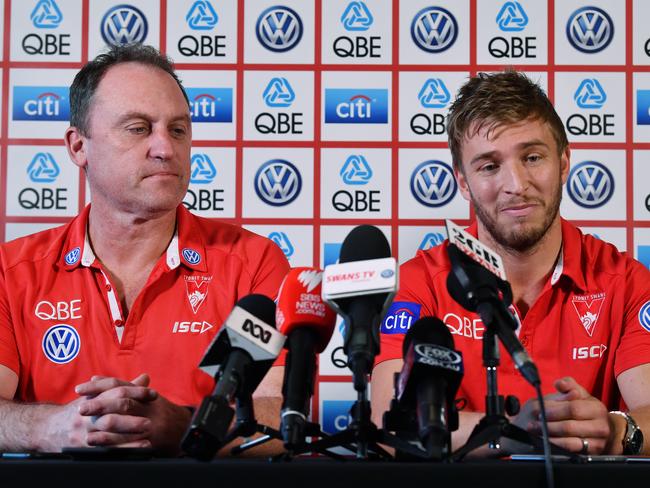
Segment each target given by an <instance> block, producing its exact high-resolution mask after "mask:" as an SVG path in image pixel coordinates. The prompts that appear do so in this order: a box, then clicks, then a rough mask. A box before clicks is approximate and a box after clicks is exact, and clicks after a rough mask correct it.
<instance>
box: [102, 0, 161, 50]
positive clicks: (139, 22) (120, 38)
mask: <svg viewBox="0 0 650 488" xmlns="http://www.w3.org/2000/svg"><path fill="white" fill-rule="evenodd" d="M148 30H149V25H148V24H147V18H146V17H145V16H144V14H143V13H142V12H141V11H140V10H138V9H137V8H135V7H134V6H133V5H116V6H115V7H113V8H112V9H110V10H109V11H108V12H106V13H105V14H104V18H103V19H102V23H101V33H102V38H103V39H104V42H105V43H106V44H110V45H113V46H117V45H120V44H132V43H137V42H144V40H145V39H146V38H147V32H148Z"/></svg>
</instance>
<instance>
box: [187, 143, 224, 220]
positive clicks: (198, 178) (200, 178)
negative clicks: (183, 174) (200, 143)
mask: <svg viewBox="0 0 650 488" xmlns="http://www.w3.org/2000/svg"><path fill="white" fill-rule="evenodd" d="M235 188H236V185H235V149H234V148H201V150H196V151H195V152H193V154H192V158H191V163H190V185H189V188H188V190H187V194H186V195H185V198H184V199H183V204H184V205H185V207H187V208H188V209H189V210H190V211H191V212H192V213H195V214H197V215H201V216H203V217H234V216H235Z"/></svg>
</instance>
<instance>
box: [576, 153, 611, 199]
mask: <svg viewBox="0 0 650 488" xmlns="http://www.w3.org/2000/svg"><path fill="white" fill-rule="evenodd" d="M567 192H568V193H569V197H570V198H571V200H573V201H574V202H575V203H576V204H577V205H579V206H581V207H584V208H597V207H601V206H603V205H605V204H606V203H607V202H608V201H609V199H610V198H612V195H613V194H614V177H613V176H612V173H611V172H610V171H609V169H607V167H606V166H605V165H604V164H601V163H599V162H597V161H583V162H582V163H580V164H578V165H576V166H574V167H573V169H572V170H571V172H570V173H569V181H568V182H567Z"/></svg>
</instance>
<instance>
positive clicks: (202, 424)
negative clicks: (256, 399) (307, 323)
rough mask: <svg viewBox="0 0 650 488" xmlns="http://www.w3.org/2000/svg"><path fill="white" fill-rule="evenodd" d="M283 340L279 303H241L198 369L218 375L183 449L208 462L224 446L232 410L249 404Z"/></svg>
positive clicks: (258, 298)
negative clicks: (235, 404)
mask: <svg viewBox="0 0 650 488" xmlns="http://www.w3.org/2000/svg"><path fill="white" fill-rule="evenodd" d="M284 340H285V337H284V336H283V335H282V334H280V333H279V332H278V331H277V330H275V303H274V302H273V300H271V299H270V298H268V297H266V296H264V295H256V294H252V295H247V296H245V297H243V298H242V299H240V300H239V301H238V302H237V304H236V305H235V307H234V308H233V310H232V311H231V312H230V315H228V318H226V321H225V323H224V325H223V327H221V330H219V333H218V334H217V336H216V337H215V338H214V339H213V341H212V343H211V344H210V346H209V347H208V349H207V350H206V352H205V354H204V356H203V359H202V360H201V363H200V364H199V368H200V369H201V370H203V371H204V372H206V373H208V374H210V375H211V376H214V378H215V380H216V385H215V388H214V391H213V393H212V395H210V396H207V397H205V398H204V399H203V402H202V403H201V405H200V407H199V408H198V410H197V411H196V412H195V414H194V416H193V418H192V422H191V423H190V426H189V428H188V431H187V432H186V434H185V436H184V438H183V441H182V443H181V448H182V449H183V450H184V451H185V452H186V453H188V454H189V455H191V456H193V457H196V458H197V459H203V460H210V459H211V458H213V457H214V455H215V454H216V452H217V451H218V450H219V449H220V448H221V447H222V446H223V445H224V443H225V441H226V437H227V432H228V428H229V426H230V424H231V422H232V419H233V416H234V410H233V409H232V407H231V406H230V404H231V403H233V402H234V401H235V400H237V401H238V403H247V402H248V403H250V402H251V396H252V393H253V391H254V390H255V388H257V386H258V385H259V384H260V382H261V381H262V379H263V378H264V376H265V375H266V373H267V372H268V370H269V369H270V368H271V366H272V365H273V362H274V360H275V358H276V357H277V356H278V354H279V352H280V351H281V350H282V346H283V345H284Z"/></svg>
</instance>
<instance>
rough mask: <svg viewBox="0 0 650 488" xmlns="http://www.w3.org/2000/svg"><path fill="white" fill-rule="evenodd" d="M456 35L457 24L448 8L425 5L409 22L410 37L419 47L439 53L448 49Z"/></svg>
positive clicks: (454, 40)
mask: <svg viewBox="0 0 650 488" xmlns="http://www.w3.org/2000/svg"><path fill="white" fill-rule="evenodd" d="M457 37H458V24H457V23H456V19H455V18H454V16H453V15H452V14H451V12H449V11H448V10H445V9H444V8H442V7H426V8H423V9H422V10H420V11H419V12H418V13H417V14H415V17H414V18H413V22H411V38H412V39H413V42H415V45H416V46H417V47H419V48H420V49H422V50H424V51H427V52H430V53H441V52H443V51H446V50H447V49H449V48H450V47H451V46H452V45H453V44H454V42H456V38H457Z"/></svg>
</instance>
